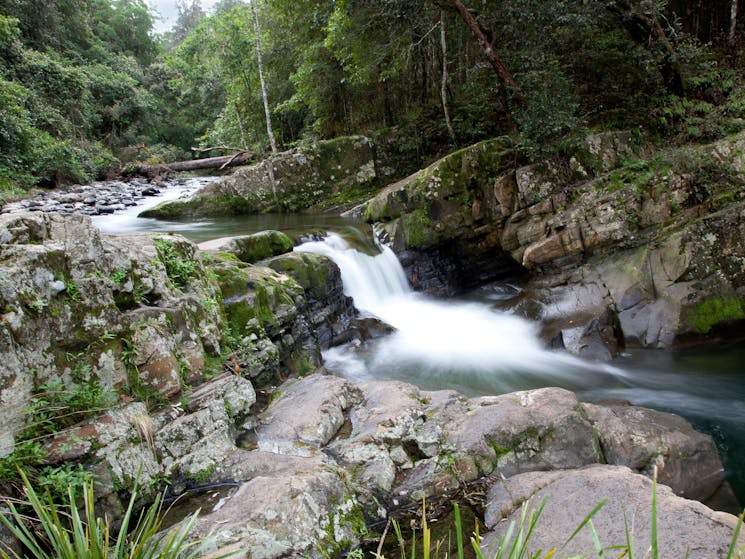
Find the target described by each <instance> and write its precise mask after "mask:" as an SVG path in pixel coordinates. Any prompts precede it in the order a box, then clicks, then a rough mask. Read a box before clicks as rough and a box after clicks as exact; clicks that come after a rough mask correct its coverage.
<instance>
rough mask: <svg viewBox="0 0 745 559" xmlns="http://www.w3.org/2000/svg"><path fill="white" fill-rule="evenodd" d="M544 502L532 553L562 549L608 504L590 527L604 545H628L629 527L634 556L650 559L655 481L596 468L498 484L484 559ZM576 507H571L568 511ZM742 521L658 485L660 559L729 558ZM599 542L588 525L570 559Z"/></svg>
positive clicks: (619, 469)
mask: <svg viewBox="0 0 745 559" xmlns="http://www.w3.org/2000/svg"><path fill="white" fill-rule="evenodd" d="M544 498H545V499H546V505H545V507H544V509H543V512H542V513H541V516H540V519H539V521H538V523H537V526H536V528H535V530H534V531H533V533H532V535H531V538H530V544H529V550H528V554H532V553H535V552H536V551H537V550H539V549H543V550H547V549H551V548H558V547H560V546H561V545H562V543H563V542H564V541H566V539H567V538H568V537H569V535H571V534H572V533H573V532H574V530H575V529H576V528H577V527H578V526H579V525H580V523H581V522H582V520H583V519H584V518H585V516H586V515H587V514H589V513H590V512H591V511H592V510H593V509H594V508H595V506H596V505H597V504H598V503H599V502H600V501H601V500H603V499H607V502H606V504H605V505H604V506H603V507H602V508H601V509H600V511H599V512H598V513H597V514H596V515H595V516H593V518H592V523H593V526H594V528H595V530H596V532H597V534H598V537H599V540H600V542H601V543H602V545H603V546H613V545H624V544H625V543H626V533H625V526H627V525H628V526H629V530H630V532H631V536H632V541H633V544H632V545H633V554H634V556H635V557H636V556H639V557H641V556H644V554H645V553H646V552H647V550H648V548H649V546H650V542H651V537H652V536H651V528H652V520H651V514H652V482H651V480H649V478H646V477H644V476H641V475H638V474H634V473H632V472H631V471H630V470H629V469H628V468H624V467H618V466H591V467H588V468H584V469H580V470H563V471H555V472H531V473H524V474H520V475H517V476H514V477H511V478H509V479H506V480H497V481H496V483H495V484H494V486H493V487H492V488H491V490H490V491H489V495H488V500H487V511H486V517H485V520H486V525H487V527H488V528H490V529H492V530H493V532H491V533H489V534H487V535H486V536H485V537H484V539H483V541H482V549H485V550H487V552H486V553H484V555H493V554H494V552H495V551H496V546H497V540H498V538H499V537H500V536H503V535H504V534H505V533H506V530H507V527H508V525H509V524H510V523H511V522H518V520H519V516H520V514H521V513H520V507H521V506H522V505H523V504H524V503H527V502H528V501H529V503H530V504H529V506H530V508H533V509H535V508H537V507H538V506H539V505H540V503H541V502H542V500H543V499H544ZM568 503H571V506H567V504H568ZM736 523H737V519H736V517H734V516H732V515H730V514H727V513H721V512H714V511H712V510H711V509H709V508H707V507H705V506H704V505H702V504H701V503H698V502H695V501H688V500H686V499H683V498H681V497H677V496H676V495H674V494H673V492H672V491H671V490H670V488H669V487H666V486H664V485H658V486H657V532H658V545H659V549H660V550H661V553H662V555H661V556H662V557H670V558H673V557H690V558H691V559H710V558H711V557H723V556H725V555H726V554H727V550H728V547H729V544H730V541H731V540H732V537H733V534H734V529H735V525H736ZM594 549H595V545H594V542H593V539H592V536H591V534H590V531H589V530H588V529H587V528H586V527H585V528H584V529H583V530H581V531H580V532H579V533H578V534H577V535H576V537H575V538H574V539H573V540H572V541H571V542H569V543H568V544H567V545H566V546H565V547H563V548H562V553H563V554H566V555H567V556H569V555H571V556H574V555H577V554H581V553H586V552H592V550H594Z"/></svg>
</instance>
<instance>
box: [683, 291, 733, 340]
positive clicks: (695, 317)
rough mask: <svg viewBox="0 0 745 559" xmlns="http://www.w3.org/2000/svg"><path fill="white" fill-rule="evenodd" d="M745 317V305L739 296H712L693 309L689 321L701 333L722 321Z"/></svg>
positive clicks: (708, 330) (706, 332) (705, 332)
mask: <svg viewBox="0 0 745 559" xmlns="http://www.w3.org/2000/svg"><path fill="white" fill-rule="evenodd" d="M742 319H745V307H743V302H742V300H740V299H739V298H737V297H712V298H710V299H706V300H705V301H703V302H701V303H699V304H698V305H696V306H695V307H693V309H691V311H690V313H689V315H688V321H689V323H690V324H691V326H693V328H694V329H695V330H696V331H697V332H698V333H700V334H708V333H709V332H710V331H711V329H712V328H713V327H714V326H716V325H718V324H721V323H725V322H731V321H734V320H742Z"/></svg>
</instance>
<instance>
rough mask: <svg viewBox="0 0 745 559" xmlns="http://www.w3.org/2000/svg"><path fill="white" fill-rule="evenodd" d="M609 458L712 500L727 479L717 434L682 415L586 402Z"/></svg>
mask: <svg viewBox="0 0 745 559" xmlns="http://www.w3.org/2000/svg"><path fill="white" fill-rule="evenodd" d="M583 406H584V409H585V410H586V412H587V417H588V419H589V420H590V422H591V423H592V425H593V427H594V428H595V429H596V431H597V433H598V438H599V439H600V446H601V448H602V451H603V456H604V457H605V461H606V462H607V463H608V464H622V465H624V466H628V467H629V468H632V469H633V470H636V471H637V472H639V473H643V474H646V475H648V476H651V475H652V474H653V472H654V471H655V470H656V471H657V479H658V480H659V482H660V483H662V484H664V485H668V486H670V487H671V488H672V490H673V491H675V493H676V494H677V495H680V496H682V497H686V498H688V499H695V500H697V501H706V500H707V499H708V498H709V497H711V496H712V495H713V494H714V492H715V491H716V490H717V489H718V488H719V487H720V486H721V485H722V482H723V481H724V477H725V475H724V467H723V466H722V461H721V460H720V458H719V454H718V452H717V448H716V445H715V444H714V440H713V439H712V438H711V437H710V436H708V435H704V434H703V433H699V432H698V431H696V430H695V429H694V428H693V427H692V426H691V424H690V423H688V422H687V421H686V420H685V419H683V418H682V417H680V416H677V415H674V414H672V413H664V412H660V411H656V410H651V409H648V408H642V407H638V406H630V405H624V404H607V405H604V406H598V405H594V404H583Z"/></svg>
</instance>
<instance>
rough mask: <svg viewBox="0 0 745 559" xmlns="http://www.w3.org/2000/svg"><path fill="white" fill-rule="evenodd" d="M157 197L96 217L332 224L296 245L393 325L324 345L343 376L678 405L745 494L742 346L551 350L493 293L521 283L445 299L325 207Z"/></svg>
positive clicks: (472, 391)
mask: <svg viewBox="0 0 745 559" xmlns="http://www.w3.org/2000/svg"><path fill="white" fill-rule="evenodd" d="M183 188H185V189H186V190H187V191H188V190H190V189H191V186H186V187H183ZM183 194H184V190H182V187H176V188H174V189H167V190H166V193H165V195H166V196H168V197H172V198H177V197H179V196H181V195H183ZM162 200H163V198H150V199H148V200H147V201H146V202H145V204H143V205H140V206H138V207H137V208H133V209H131V210H128V211H127V212H124V213H119V214H115V215H107V216H100V217H96V218H94V221H95V223H96V225H97V226H98V227H99V228H100V229H101V230H102V231H103V232H106V233H130V232H162V231H171V232H175V233H181V234H183V235H184V236H186V237H187V238H189V239H191V240H193V241H195V242H202V241H206V240H210V239H215V238H218V237H224V236H231V235H239V234H247V233H253V232H257V231H262V230H266V229H279V230H282V231H284V232H286V233H288V234H289V235H291V236H293V237H294V238H302V237H310V236H312V237H314V238H318V236H319V234H320V235H323V234H324V233H326V232H329V231H330V232H332V233H329V234H328V235H327V236H326V238H325V239H324V240H323V241H312V242H305V243H303V244H302V245H300V246H298V247H296V250H299V251H307V252H316V253H320V254H324V255H326V256H329V257H330V258H332V259H333V260H334V261H335V262H336V263H337V265H339V267H340V269H341V271H342V279H343V282H344V288H345V291H346V292H347V294H348V295H350V296H352V297H353V298H354V301H355V305H356V306H357V308H358V309H360V312H361V313H362V314H367V315H371V316H376V317H378V318H380V319H381V320H383V321H384V322H386V323H388V324H390V325H391V326H393V327H394V328H395V329H396V330H395V332H394V333H392V334H391V335H388V336H385V337H382V338H379V339H376V340H372V341H368V342H366V343H364V344H361V345H358V346H355V345H353V344H348V345H345V346H340V347H337V348H332V349H330V350H328V351H326V352H325V353H324V360H325V362H326V365H327V367H328V368H329V369H331V370H334V371H335V372H336V373H337V374H340V375H342V376H346V377H349V378H353V379H397V380H403V381H406V382H410V383H412V384H415V385H417V386H419V387H420V388H422V389H425V390H438V389H446V388H450V389H456V390H459V391H461V392H463V393H464V394H466V395H469V396H474V395H484V394H500V393H505V392H510V391H514V390H526V389H532V388H540V387H545V386H560V387H563V388H567V389H569V390H572V391H574V392H576V393H577V394H578V396H579V398H580V399H581V400H584V401H604V400H628V401H629V402H631V403H633V404H636V405H642V406H648V407H651V408H655V409H659V410H664V411H670V412H674V413H677V414H679V415H682V416H683V417H685V418H687V419H688V420H689V421H691V422H692V423H693V424H694V425H695V426H696V427H697V428H698V429H700V430H702V431H704V432H707V433H710V434H712V435H713V436H714V438H715V440H716V441H717V444H718V445H719V448H720V450H721V451H722V454H723V456H724V459H725V465H726V467H727V470H728V472H729V476H730V481H731V483H732V485H733V487H734V489H735V491H736V493H737V494H738V496H739V497H740V500H741V501H745V344H739V343H737V342H733V343H732V344H731V345H730V346H729V347H716V348H706V349H697V350H692V351H683V352H681V351H663V350H646V351H645V350H635V351H633V352H630V353H627V354H624V355H623V356H622V357H620V358H618V359H616V360H615V361H614V362H613V363H612V364H604V363H594V362H589V361H585V360H581V359H578V358H575V357H572V356H571V355H568V354H567V353H564V352H554V351H548V350H546V349H545V348H544V345H543V344H542V342H541V341H540V339H539V338H538V327H537V325H536V324H534V323H531V322H529V321H527V320H524V319H521V318H519V317H516V316H513V315H511V314H509V313H505V312H503V311H497V310H495V309H494V308H493V304H494V300H495V299H503V300H504V299H509V298H510V297H512V296H514V295H515V293H516V292H517V291H516V288H515V287H514V286H509V285H501V286H494V287H493V288H492V289H491V290H490V291H489V293H490V297H489V298H490V299H492V300H491V301H489V300H488V299H486V300H484V299H483V298H482V300H480V301H474V300H473V299H451V300H448V301H443V300H436V299H433V298H430V297H427V296H425V295H422V294H419V293H415V292H413V291H412V290H411V288H410V287H409V285H408V283H407V281H406V277H405V276H404V273H403V271H402V269H401V266H400V264H399V263H398V260H397V259H396V257H395V255H394V254H393V253H392V252H391V251H390V250H389V249H388V248H387V247H381V246H375V245H374V244H373V241H372V237H373V236H372V231H371V229H370V226H369V225H366V224H363V223H359V222H355V221H353V220H349V219H344V218H340V217H336V216H323V215H260V216H244V217H231V218H214V219H213V218H210V219H201V220H197V221H194V220H189V221H164V220H157V219H142V218H137V217H136V215H137V213H139V212H140V211H142V210H143V209H145V207H147V206H152V205H154V204H156V203H158V202H160V201H162Z"/></svg>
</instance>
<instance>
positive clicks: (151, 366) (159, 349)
mask: <svg viewBox="0 0 745 559" xmlns="http://www.w3.org/2000/svg"><path fill="white" fill-rule="evenodd" d="M159 326H161V327H162V326H163V325H162V324H161V325H158V324H147V323H146V324H142V325H139V326H138V327H137V328H136V329H135V331H134V332H133V334H132V344H133V345H134V347H135V348H136V351H135V356H134V365H135V367H136V369H137V375H138V378H139V382H140V383H141V384H142V385H143V386H146V387H148V388H151V389H153V390H156V391H157V392H159V393H160V394H162V395H163V396H165V397H166V398H170V397H172V396H174V395H176V394H178V393H179V392H180V391H181V379H180V378H179V363H178V359H177V358H176V355H175V350H176V341H175V339H174V338H173V337H171V336H163V335H161V333H162V330H159V329H158V327H159Z"/></svg>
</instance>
